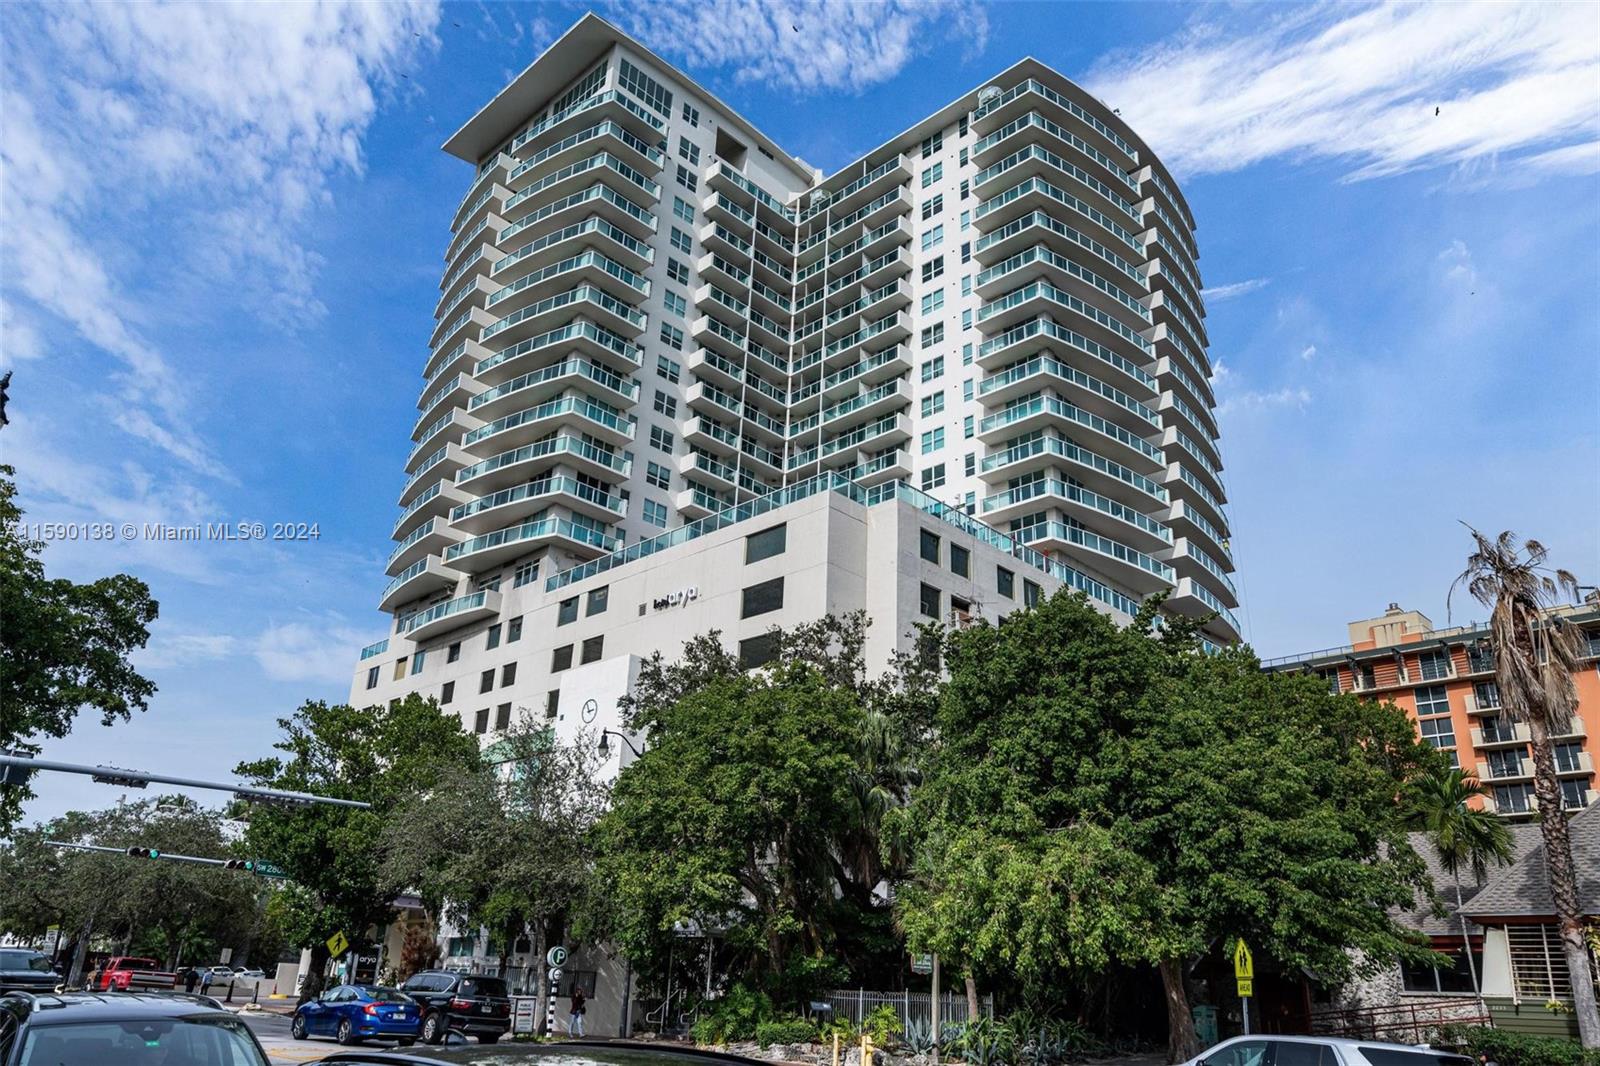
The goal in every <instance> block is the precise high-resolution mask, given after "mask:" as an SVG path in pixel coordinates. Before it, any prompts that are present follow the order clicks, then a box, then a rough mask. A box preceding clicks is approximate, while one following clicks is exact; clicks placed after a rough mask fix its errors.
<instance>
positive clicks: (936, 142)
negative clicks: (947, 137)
mask: <svg viewBox="0 0 1600 1066" xmlns="http://www.w3.org/2000/svg"><path fill="white" fill-rule="evenodd" d="M943 147H944V130H940V131H939V132H938V133H935V134H934V135H933V136H931V137H924V138H923V139H922V158H924V159H926V158H928V157H929V156H931V155H932V154H933V153H935V152H937V151H938V150H939V149H940V148H943Z"/></svg>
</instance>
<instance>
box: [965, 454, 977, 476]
mask: <svg viewBox="0 0 1600 1066" xmlns="http://www.w3.org/2000/svg"><path fill="white" fill-rule="evenodd" d="M961 472H962V473H963V474H965V475H966V476H967V477H973V476H975V475H976V474H977V473H978V457H977V455H975V454H973V453H972V452H968V453H967V454H966V455H963V456H962V457H961Z"/></svg>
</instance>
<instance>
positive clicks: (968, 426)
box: [961, 415, 976, 476]
mask: <svg viewBox="0 0 1600 1066" xmlns="http://www.w3.org/2000/svg"><path fill="white" fill-rule="evenodd" d="M975 418H976V416H974V415H967V416H966V417H965V418H963V419H962V420H961V435H962V436H963V437H965V438H966V439H967V440H971V439H972V433H973V426H974V420H975ZM967 474H968V476H970V475H971V474H972V471H970V470H968V471H967Z"/></svg>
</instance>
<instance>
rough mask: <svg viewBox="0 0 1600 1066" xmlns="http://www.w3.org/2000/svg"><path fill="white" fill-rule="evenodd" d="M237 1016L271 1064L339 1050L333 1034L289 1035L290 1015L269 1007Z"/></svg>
mask: <svg viewBox="0 0 1600 1066" xmlns="http://www.w3.org/2000/svg"><path fill="white" fill-rule="evenodd" d="M239 1017H240V1018H241V1019H243V1020H244V1023H245V1024H246V1025H248V1026H249V1027H250V1031H251V1032H253V1033H255V1034H256V1039H257V1040H260V1041H261V1046H262V1047H263V1048H265V1049H266V1052H267V1058H268V1060H269V1061H271V1062H272V1064H273V1066H288V1064H291V1063H302V1062H315V1061H317V1060H318V1059H320V1058H322V1057H323V1056H325V1055H331V1054H333V1053H334V1052H335V1051H338V1050H339V1045H338V1044H337V1043H336V1042H335V1041H334V1039H333V1038H332V1037H312V1038H311V1039H309V1040H296V1039H295V1038H294V1037H292V1036H290V1035H289V1016H288V1015H286V1014H273V1013H271V1012H269V1011H240V1012H239ZM366 1046H368V1047H374V1048H379V1047H393V1046H394V1043H393V1042H392V1041H387V1040H372V1041H368V1042H367V1044H366Z"/></svg>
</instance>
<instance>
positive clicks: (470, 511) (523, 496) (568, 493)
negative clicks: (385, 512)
mask: <svg viewBox="0 0 1600 1066" xmlns="http://www.w3.org/2000/svg"><path fill="white" fill-rule="evenodd" d="M552 505H557V506H561V507H565V508H567V509H568V510H571V511H574V512H576V513H578V514H586V515H589V516H590V517H593V518H598V519H600V520H601V521H609V522H615V521H619V520H621V519H623V518H626V517H627V516H628V505H627V504H626V503H625V502H624V501H623V499H622V497H621V496H619V495H617V494H615V493H611V492H607V491H605V490H604V489H599V488H596V487H594V486H593V485H589V484H587V483H585V482H582V481H579V480H577V479H576V478H570V477H560V476H556V475H546V476H544V477H540V478H538V479H537V480H534V481H525V482H523V483H522V484H520V485H513V486H511V487H510V488H504V489H501V490H499V491H498V492H492V493H490V494H489V495H487V496H480V497H478V498H477V499H476V500H473V501H471V502H470V503H464V504H462V505H460V506H459V507H456V508H454V509H453V510H451V512H450V523H451V525H453V526H455V527H456V528H458V529H461V530H463V531H464V532H467V533H473V534H477V533H486V532H488V531H490V530H494V529H500V528H503V527H504V526H505V525H506V524H507V523H510V522H517V521H520V520H522V519H525V518H528V517H530V516H532V515H535V514H539V513H542V512H543V511H545V510H547V509H548V508H549V507H551V506H552Z"/></svg>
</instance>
